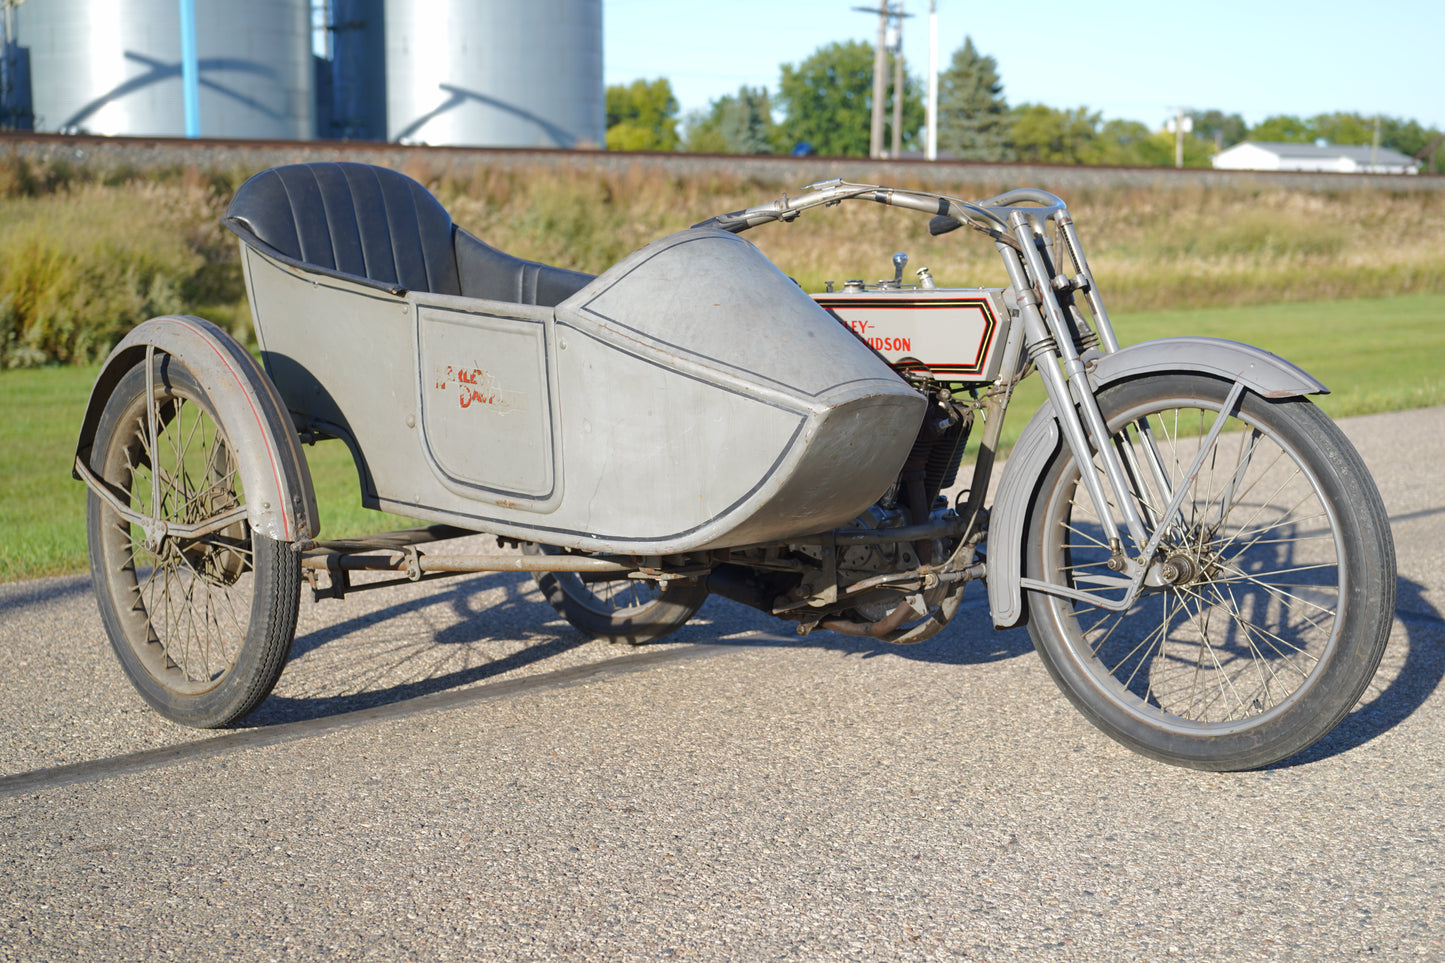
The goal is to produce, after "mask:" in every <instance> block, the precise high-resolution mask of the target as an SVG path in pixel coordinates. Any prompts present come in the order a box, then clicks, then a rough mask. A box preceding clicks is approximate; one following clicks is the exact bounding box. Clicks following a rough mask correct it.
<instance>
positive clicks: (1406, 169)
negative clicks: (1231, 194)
mask: <svg viewBox="0 0 1445 963" xmlns="http://www.w3.org/2000/svg"><path fill="white" fill-rule="evenodd" d="M1214 167H1215V169H1217V170H1223V171H1330V172H1333V173H1339V174H1418V173H1419V172H1420V162H1419V161H1417V160H1415V159H1414V158H1412V157H1406V156H1405V155H1404V154H1402V153H1400V152H1399V151H1395V150H1391V149H1390V148H1388V147H1341V146H1339V145H1338V144H1275V143H1264V142H1255V141H1248V140H1247V141H1245V142H1244V143H1242V144H1235V145H1234V146H1233V147H1228V148H1225V149H1224V150H1222V151H1220V152H1219V153H1218V154H1215V155H1214Z"/></svg>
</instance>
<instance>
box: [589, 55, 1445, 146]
mask: <svg viewBox="0 0 1445 963" xmlns="http://www.w3.org/2000/svg"><path fill="white" fill-rule="evenodd" d="M893 56H894V55H893V54H892V53H891V52H890V53H889V54H888V57H889V62H888V76H890V77H891V76H892V75H893V67H894V65H893V61H892V58H893ZM873 58H874V50H873V46H872V45H871V44H868V43H865V42H863V41H842V42H838V43H832V44H828V45H827V46H824V47H820V48H818V49H817V50H816V51H814V53H813V54H812V55H811V56H810V57H808V58H807V59H806V60H804V61H802V62H801V63H799V64H796V65H795V64H783V65H781V68H780V76H779V79H778V86H777V90H776V92H769V91H768V90H767V89H766V88H763V87H741V88H739V89H738V91H737V93H735V94H727V95H724V96H722V97H719V98H717V99H716V100H714V101H712V102H711V103H710V104H709V106H708V107H707V109H705V110H701V111H695V112H693V113H691V114H690V115H688V116H687V117H686V118H679V116H678V110H679V106H678V102H677V98H676V97H675V96H674V95H673V92H672V85H671V84H670V83H669V82H668V80H667V79H666V78H659V79H656V80H636V81H633V82H632V83H631V84H625V85H615V86H611V87H608V88H607V147H608V149H609V150H654V151H677V150H682V151H693V152H699V153H713V154H786V153H794V152H797V153H806V152H812V153H817V154H820V155H823V156H828V157H867V156H868V139H869V120H870V116H871V111H872V103H873ZM923 86H924V85H923V83H922V82H920V81H919V80H918V79H917V78H915V77H913V76H911V75H910V74H908V73H907V72H906V71H905V73H904V84H903V90H902V91H901V92H898V91H894V90H892V89H891V86H890V89H889V91H888V94H887V97H888V102H887V103H886V104H885V105H884V106H885V108H886V109H885V111H884V117H885V121H884V123H885V134H884V143H891V142H892V130H891V127H892V123H893V98H894V97H896V96H900V95H901V96H902V98H903V105H902V108H903V110H902V123H901V127H902V144H903V150H904V152H905V153H908V152H917V151H921V150H922V149H923V146H924V133H923V127H924V123H925V112H924V105H923V98H924V94H923ZM1185 116H1186V117H1188V118H1189V121H1190V123H1188V124H1186V125H1185V127H1186V129H1187V130H1188V131H1189V132H1188V133H1187V134H1185V136H1184V138H1183V140H1184V165H1185V166H1186V167H1208V166H1210V160H1211V158H1212V157H1213V156H1214V155H1215V154H1216V153H1218V152H1219V151H1220V150H1223V149H1224V148H1226V147H1231V146H1233V145H1234V144H1238V143H1240V142H1241V141H1245V140H1253V141H1271V142H1287V143H1313V142H1315V141H1318V140H1325V141H1328V142H1330V143H1333V144H1340V145H1362V146H1368V145H1370V144H1373V143H1374V142H1375V138H1376V136H1377V131H1378V137H1379V144H1380V146H1382V147H1388V148H1392V149H1394V150H1396V151H1399V152H1400V153H1402V154H1405V155H1406V156H1409V157H1416V156H1421V155H1424V160H1423V162H1422V164H1421V170H1422V171H1431V172H1435V173H1441V172H1445V150H1437V148H1439V147H1441V146H1442V144H1441V140H1442V134H1441V132H1440V131H1439V130H1436V129H1435V128H1426V127H1423V126H1422V125H1421V124H1419V123H1418V122H1417V121H1414V120H1405V119H1401V118H1396V117H1384V116H1379V117H1376V116H1365V115H1361V114H1354V113H1330V114H1320V115H1317V116H1315V117H1309V118H1301V117H1295V116H1288V115H1279V116H1274V117H1268V118H1266V119H1265V120H1263V121H1261V122H1260V123H1258V124H1254V125H1252V126H1251V125H1249V124H1247V123H1246V122H1245V121H1244V118H1243V117H1242V116H1241V115H1239V114H1237V113H1225V112H1224V111H1221V110H1195V111H1190V112H1188V113H1186V114H1185ZM1175 150H1176V136H1175V134H1174V133H1173V132H1172V131H1170V130H1163V129H1161V130H1153V129H1151V128H1149V127H1148V126H1147V125H1145V124H1142V123H1140V122H1139V121H1135V120H1120V119H1107V120H1106V119H1105V118H1104V117H1103V115H1102V114H1101V113H1100V112H1098V111H1094V110H1090V109H1089V108H1087V107H1075V108H1062V109H1061V108H1056V107H1050V106H1048V105H1045V104H1034V103H1025V104H1017V105H1013V106H1010V105H1009V103H1008V101H1007V99H1006V98H1005V97H1004V85H1003V80H1002V78H1001V77H1000V76H999V72H998V63H997V61H996V60H994V58H993V57H991V56H988V55H986V54H983V53H981V52H980V51H979V50H978V49H977V48H976V47H975V46H974V43H973V39H972V38H971V37H970V38H965V39H964V42H963V46H962V47H960V48H958V50H956V51H954V53H953V56H952V58H951V60H950V62H949V65H948V68H947V69H946V70H945V71H944V72H943V73H942V74H940V75H939V94H938V152H939V156H940V157H949V158H954V159H957V160H970V161H994V162H1025V163H1030V162H1031V163H1045V164H1111V165H1119V166H1128V167H1155V166H1158V167H1164V166H1172V165H1173V164H1174V162H1175Z"/></svg>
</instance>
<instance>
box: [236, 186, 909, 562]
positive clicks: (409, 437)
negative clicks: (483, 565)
mask: <svg viewBox="0 0 1445 963" xmlns="http://www.w3.org/2000/svg"><path fill="white" fill-rule="evenodd" d="M226 224H227V225H228V226H229V227H230V228H231V229H232V230H233V231H234V232H235V233H236V234H237V235H239V236H240V238H241V241H242V258H243V263H244V268H245V274H246V284H247V292H248V295H249V297H250V301H251V309H252V314H253V317H254V320H255V326H256V335H257V339H258V340H259V342H260V346H261V353H262V358H263V361H264V364H265V367H266V371H267V373H268V374H269V376H270V378H271V379H272V380H273V382H274V383H275V385H276V387H277V389H278V390H279V392H280V395H281V397H282V398H283V399H284V402H285V404H286V406H287V408H288V409H289V410H290V411H291V413H292V416H293V418H294V419H295V422H296V425H297V427H298V429H299V430H301V431H302V432H303V434H310V435H316V436H332V437H337V438H341V439H343V440H344V441H345V442H346V443H347V445H348V446H350V449H351V452H352V454H353V456H354V458H355V461H356V464H357V468H358V470H359V472H360V476H361V482H362V486H361V487H362V493H363V494H362V497H363V500H364V502H365V503H366V504H367V505H368V506H370V507H374V508H381V509H386V510H389V511H394V512H397V513H399V514H403V515H410V516H413V517H417V518H423V519H427V520H433V521H438V522H444V523H449V524H453V525H457V526H461V527H465V528H469V529H474V530H481V531H488V532H493V533H496V534H500V535H505V536H511V537H517V538H521V539H526V540H528V541H537V542H543V543H548V544H552V545H557V546H561V547H565V548H579V549H584V550H589V551H598V552H611V553H623V554H635V555H664V554H670V553H675V552H682V551H689V550H693V549H700V548H714V547H725V546H736V545H744V544H754V543H758V542H764V541H772V540H779V539H785V538H787V537H789V536H799V535H803V534H809V533H814V532H818V531H822V530H826V529H829V528H833V527H836V526H839V525H843V524H846V523H848V522H849V521H851V520H852V519H853V518H854V517H856V516H857V515H859V514H860V513H862V512H863V511H864V510H865V509H866V508H867V507H868V506H869V505H870V504H871V503H872V502H873V501H874V500H875V499H877V498H878V497H879V495H880V494H882V493H883V491H884V490H886V489H887V487H888V486H889V485H890V484H891V483H892V482H893V480H894V479H895V477H896V476H897V474H898V471H899V469H900V468H901V466H902V464H903V462H904V460H905V459H906V457H907V455H908V452H909V449H910V447H911V446H912V444H913V441H914V438H915V436H916V435H917V431H918V427H919V424H920V422H921V420H922V416H923V411H924V407H925V402H924V399H923V398H922V396H921V395H920V394H919V393H918V392H917V391H915V390H914V389H913V388H911V387H910V386H909V385H908V384H906V383H905V382H904V381H903V380H902V379H900V378H899V377H898V376H897V375H896V374H895V373H894V372H893V371H892V370H891V369H890V368H889V367H888V365H887V364H886V363H885V362H884V361H883V360H882V359H880V358H879V356H878V355H877V354H876V353H875V352H874V351H873V350H871V349H870V348H869V347H868V346H867V345H866V344H864V343H863V342H861V341H860V340H859V339H858V338H857V337H855V336H854V335H853V334H852V333H850V332H849V331H847V330H846V329H844V328H843V327H842V326H840V325H839V324H837V322H835V321H834V320H833V319H832V318H830V317H829V316H828V314H827V313H826V312H824V311H823V310H822V309H821V308H819V307H818V306H817V305H816V304H814V302H813V301H812V300H811V299H810V298H809V297H808V296H807V295H806V294H804V293H803V291H802V290H800V289H799V288H798V286H797V285H796V284H795V283H794V282H793V281H791V280H790V279H788V278H787V277H785V276H784V275H783V274H782V273H781V272H780V271H779V270H778V269H777V268H776V267H775V266H774V265H773V264H772V263H771V262H769V261H768V260H767V259H766V258H765V257H763V255H762V254H761V253H759V252H758V250H757V249H756V248H755V247H754V246H753V245H752V244H750V243H749V242H747V241H744V240H742V239H741V238H739V237H737V236H735V235H733V234H730V233H727V232H724V231H720V230H716V229H691V230H684V231H680V232H678V233H676V234H673V235H670V236H668V237H664V238H662V239H661V240H659V241H656V242H654V243H652V244H650V245H648V246H647V247H644V248H642V249H641V250H639V251H637V252H635V253H633V254H632V255H630V256H628V257H627V258H625V259H624V260H623V261H622V262H621V263H619V264H617V265H615V266H614V267H612V268H610V269H609V270H607V271H605V272H603V273H602V274H600V275H598V276H596V277H591V276H589V275H585V274H580V273H577V272H572V271H564V270H561V269H558V268H554V267H549V266H546V265H541V264H537V263H534V262H530V261H524V260H521V259H518V258H515V257H512V256H510V255H507V254H504V253H502V252H500V251H498V250H496V249H494V248H492V247H490V246H488V245H487V244H485V243H483V242H482V241H480V240H478V239H477V238H476V237H474V236H473V235H472V234H470V233H468V232H466V231H465V230H463V229H461V228H459V227H456V226H455V225H454V224H453V223H452V221H451V218H450V216H449V215H448V214H447V212H446V210H445V209H444V208H443V207H442V206H441V204H440V203H439V202H438V201H437V200H436V199H435V198H434V197H433V196H432V195H431V194H430V193H428V192H427V190H426V189H425V188H423V187H422V186H421V185H420V184H418V183H416V182H415V181H413V180H411V179H410V178H408V177H406V176H404V175H402V174H399V173H397V172H395V171H391V170H388V169H385V168H379V167H372V166H368V165H362V164H351V163H317V164H300V165H293V166H287V167H280V168H274V169H271V170H267V171H263V172H261V173H259V174H257V175H256V176H255V177H253V178H251V179H250V180H248V181H247V182H246V183H245V184H244V185H243V186H242V187H241V188H240V190H239V191H238V192H237V194H236V197H235V199H234V200H233V202H232V204H231V206H230V208H229V209H228V211H227V214H226Z"/></svg>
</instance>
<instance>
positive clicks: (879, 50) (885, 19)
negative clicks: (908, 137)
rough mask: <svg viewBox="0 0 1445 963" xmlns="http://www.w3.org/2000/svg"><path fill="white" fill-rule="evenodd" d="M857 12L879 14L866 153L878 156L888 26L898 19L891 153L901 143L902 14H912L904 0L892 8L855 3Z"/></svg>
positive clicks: (885, 97) (885, 1)
mask: <svg viewBox="0 0 1445 963" xmlns="http://www.w3.org/2000/svg"><path fill="white" fill-rule="evenodd" d="M853 9H854V10H856V11H857V12H859V13H876V14H878V42H877V43H876V44H875V45H874V47H873V114H872V117H871V120H872V124H871V126H870V127H869V129H868V156H869V157H873V158H878V157H882V156H883V111H884V110H885V108H886V105H887V102H888V89H887V88H888V49H889V48H890V47H892V46H894V44H893V43H891V42H890V40H889V36H888V28H889V26H891V24H892V22H893V21H894V20H897V21H898V33H897V37H898V43H897V54H896V63H895V64H894V69H893V74H894V81H893V84H894V87H895V93H894V98H895V101H896V102H895V103H894V105H893V153H894V154H895V155H896V154H897V153H898V152H899V147H900V144H901V140H900V138H901V136H902V134H901V130H900V128H901V127H902V124H903V121H902V116H901V114H900V111H901V110H902V102H903V18H904V17H908V16H912V14H907V13H904V12H903V0H898V9H896V10H895V9H893V4H892V3H889V2H888V0H883V2H882V3H881V4H879V5H878V6H877V7H854V8H853Z"/></svg>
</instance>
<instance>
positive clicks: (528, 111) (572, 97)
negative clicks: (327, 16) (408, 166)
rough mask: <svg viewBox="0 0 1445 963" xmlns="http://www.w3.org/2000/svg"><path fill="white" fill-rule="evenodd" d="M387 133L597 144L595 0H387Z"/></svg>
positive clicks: (411, 137)
mask: <svg viewBox="0 0 1445 963" xmlns="http://www.w3.org/2000/svg"><path fill="white" fill-rule="evenodd" d="M386 86H387V101H386V118H387V139H388V140H393V141H401V142H403V143H425V144H458V145H463V144H464V145H481V146H488V147H580V146H588V145H598V144H601V143H602V140H603V133H604V125H605V122H606V118H605V109H606V107H605V102H604V92H603V85H602V0H526V2H520V0H386Z"/></svg>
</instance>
